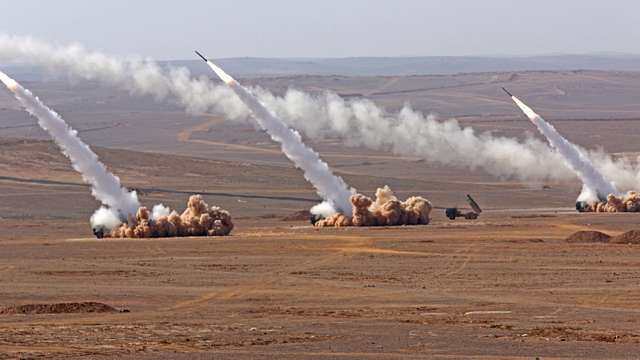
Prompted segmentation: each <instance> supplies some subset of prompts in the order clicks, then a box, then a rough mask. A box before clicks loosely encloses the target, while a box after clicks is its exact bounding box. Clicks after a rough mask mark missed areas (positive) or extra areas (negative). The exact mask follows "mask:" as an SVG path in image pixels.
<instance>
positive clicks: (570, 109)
mask: <svg viewBox="0 0 640 360" xmlns="http://www.w3.org/2000/svg"><path fill="white" fill-rule="evenodd" d="M246 82H247V83H249V84H256V85H260V86H263V87H265V88H268V89H271V90H273V91H274V92H276V93H281V92H282V91H284V90H285V89H286V88H287V87H289V86H295V87H297V88H299V89H303V90H306V91H311V92H313V91H323V90H325V89H331V90H333V91H336V92H338V93H340V94H342V95H345V96H364V97H367V98H370V99H372V100H374V101H376V102H377V103H379V104H381V105H383V106H385V107H386V108H388V109H390V110H393V109H397V108H399V107H400V106H402V104H403V103H404V102H407V101H408V102H410V103H411V104H412V105H413V106H414V107H415V108H417V109H419V110H422V111H425V112H435V113H438V114H440V116H441V117H442V118H448V117H456V118H458V120H459V121H460V122H461V123H463V124H465V125H471V126H473V127H474V128H475V129H476V130H478V131H493V132H495V133H498V134H502V135H508V136H515V137H523V136H525V134H526V133H527V132H530V133H534V131H535V129H534V128H533V127H532V125H531V124H529V123H528V122H526V121H525V120H523V118H522V117H521V116H520V114H519V113H518V112H517V109H515V108H514V107H513V105H512V104H511V103H510V102H509V101H510V100H509V99H508V98H506V97H505V96H504V94H503V93H502V92H501V90H500V87H501V86H505V85H506V86H508V87H509V88H510V90H512V91H513V92H514V93H517V95H519V96H521V97H523V98H525V99H526V100H527V101H528V103H530V105H532V106H533V107H534V108H536V110H538V112H540V113H541V114H542V115H543V116H545V117H546V118H547V119H548V120H550V121H553V122H554V124H555V125H556V126H557V128H558V129H559V130H560V131H561V132H563V133H564V134H565V135H566V136H567V138H569V139H570V140H572V141H575V142H577V143H579V144H580V145H582V146H585V147H589V148H593V147H596V145H599V146H601V147H602V148H603V149H604V150H605V151H607V152H610V153H614V154H615V155H616V156H626V157H629V158H634V157H636V156H637V155H638V150H639V149H640V146H639V145H638V144H637V143H636V142H635V141H634V140H635V139H636V138H637V135H638V132H640V127H638V123H639V121H640V105H639V104H638V103H637V101H636V96H635V95H636V94H637V93H638V91H637V90H640V75H639V74H638V73H620V72H604V71H568V72H523V73H485V74H462V75H447V76H406V77H356V78H350V77H344V76H339V77H338V76H336V77H332V76H294V77H269V78H251V79H246ZM24 85H25V86H26V87H28V88H30V89H31V90H33V91H34V93H36V94H37V95H39V96H40V97H41V98H42V99H43V100H45V102H46V103H47V104H49V105H50V106H51V107H52V108H54V109H56V110H57V111H59V112H60V113H61V114H62V116H63V117H64V118H65V119H66V120H67V121H68V122H69V123H70V124H71V125H72V126H74V127H75V128H77V129H78V130H79V133H80V136H81V137H82V138H83V139H84V140H85V141H86V142H87V143H89V144H90V145H91V146H92V147H93V148H94V150H95V151H96V152H97V153H98V154H99V156H100V158H101V159H102V161H103V162H104V163H105V164H106V165H107V166H108V167H109V169H110V170H112V171H113V172H114V173H115V174H117V175H118V176H120V178H121V179H122V182H123V183H124V184H125V185H126V186H128V187H130V188H135V189H136V190H138V192H139V194H140V198H141V201H142V202H143V203H144V204H145V205H148V206H151V205H153V204H156V203H159V202H162V203H164V204H167V205H170V206H171V207H173V208H177V209H180V210H181V209H183V208H184V206H185V202H186V199H187V198H188V196H189V195H190V194H194V193H199V194H202V195H203V197H204V198H205V200H206V201H207V202H208V203H209V204H215V205H219V206H221V207H223V208H225V209H228V210H229V211H230V212H231V213H232V216H233V219H234V222H235V225H236V227H235V229H234V231H233V232H232V235H231V236H228V237H216V238H170V239H110V240H98V239H95V238H94V237H93V236H92V234H91V229H90V227H89V222H88V219H89V216H90V215H91V214H92V212H93V211H94V210H95V209H96V208H97V206H98V205H99V204H98V203H97V202H96V201H95V200H94V199H93V198H92V197H91V195H90V189H89V187H88V186H86V185H84V184H83V183H82V180H81V179H80V177H79V175H78V174H77V173H75V172H74V171H73V169H72V168H71V166H70V165H69V162H68V160H67V159H66V158H64V157H63V156H62V155H61V154H60V153H59V151H58V149H57V147H56V146H55V145H54V144H53V143H51V142H50V141H48V139H47V137H46V134H44V133H43V132H42V131H41V130H39V129H38V128H37V125H36V124H35V120H34V119H33V118H31V117H29V116H28V115H26V114H25V113H24V112H23V111H22V110H21V109H20V108H19V106H18V105H17V103H16V102H15V101H13V99H12V98H11V97H10V95H9V94H8V93H7V92H0V230H1V231H0V359H4V358H7V359H13V358H24V359H32V358H36V359H38V358H47V359H49V358H59V359H73V358H93V359H110V358H124V359H192V358H196V359H271V358H280V359H395V358H431V359H459V358H471V359H535V358H540V359H569V358H575V359H603V358H606V359H633V358H637V356H638V354H639V353H640V330H639V329H640V316H639V315H640V270H639V269H640V267H639V265H640V260H638V259H640V245H638V244H625V243H602V242H588V241H587V242H577V243H576V242H567V241H566V239H567V237H569V236H570V235H571V234H573V233H575V232H576V231H579V230H598V231H603V232H606V233H607V234H610V235H618V234H622V233H624V232H626V231H629V230H633V229H638V228H639V225H638V215H635V214H578V213H576V212H575V210H573V206H574V201H575V198H576V195H577V193H578V192H579V190H580V185H579V184H578V182H577V181H570V182H557V183H556V182H548V183H545V184H528V183H523V182H519V181H515V180H512V179H497V178H495V177H493V176H490V175H489V174H486V173H484V172H482V171H479V170H475V171H471V170H468V169H458V168H453V167H448V166H444V165H439V164H431V163H427V162H425V161H423V160H421V159H419V158H413V157H403V156H401V155H394V154H390V153H385V152H382V151H370V150H368V149H364V148H349V147H346V146H344V145H343V144H341V143H340V142H339V141H337V140H335V141H331V140H328V141H323V142H311V145H313V147H314V148H315V149H316V150H318V151H319V152H320V153H321V155H322V157H323V158H324V159H325V160H326V161H327V162H328V163H329V164H330V165H331V167H332V168H333V169H334V170H335V173H336V174H338V175H340V176H342V177H343V178H344V179H345V180H346V181H347V182H348V183H349V184H351V185H352V186H354V187H356V188H357V189H358V190H359V191H361V192H364V193H366V194H369V195H371V194H372V193H373V192H374V191H375V189H376V188H377V187H379V186H382V185H390V186H391V188H392V189H394V190H395V191H396V193H397V194H398V196H399V197H401V198H405V197H407V196H409V195H420V196H424V197H426V198H428V199H429V200H430V201H431V202H432V203H433V204H434V206H435V208H434V211H433V213H432V222H431V224H430V225H427V226H415V227H395V228H341V229H314V228H312V227H311V225H310V224H309V221H308V219H307V218H306V217H305V216H304V211H305V210H308V209H309V208H310V207H311V206H313V205H314V204H316V203H317V202H318V201H319V198H318V197H317V195H316V194H315V193H314V191H313V189H312V188H311V186H310V185H309V184H307V183H306V181H305V180H304V178H303V177H302V174H301V173H300V172H299V171H298V170H296V169H295V168H294V167H293V166H292V165H291V164H290V163H289V162H288V160H287V159H286V158H285V157H284V156H283V155H282V154H281V153H280V151H279V149H278V146H277V145H274V144H273V143H272V142H271V141H270V140H269V139H268V137H267V136H266V135H265V134H263V133H262V132H259V131H255V129H254V128H253V127H251V126H248V125H244V124H230V123H228V122H226V121H225V120H224V119H223V118H221V117H220V116H218V115H216V114H200V115H198V116H192V115H187V114H185V113H184V112H183V111H182V110H181V109H180V108H179V107H178V106H177V105H175V104H172V103H171V102H162V103H159V102H156V101H154V99H148V98H144V97H138V96H134V95H131V94H129V93H128V92H126V91H118V90H114V89H111V88H106V87H104V86H100V85H98V84H95V83H90V82H74V83H72V84H71V85H70V84H69V83H68V82H66V81H60V80H52V79H48V80H45V81H26V82H25V83H24ZM467 193H469V194H472V195H473V196H474V198H475V199H476V200H477V201H478V202H479V204H480V205H481V206H482V207H483V210H484V212H483V213H482V214H481V216H480V218H479V219H478V220H474V221H471V220H464V219H458V220H455V221H451V220H448V219H447V218H446V217H445V216H444V208H446V207H451V206H460V207H465V205H466V203H465V201H464V195H465V194H467ZM62 303H64V305H56V304H62Z"/></svg>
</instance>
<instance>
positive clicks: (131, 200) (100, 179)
mask: <svg viewBox="0 0 640 360" xmlns="http://www.w3.org/2000/svg"><path fill="white" fill-rule="evenodd" d="M0 81H2V82H3V83H4V84H5V85H6V87H7V88H8V89H9V90H11V92H13V94H14V96H15V97H16V99H18V101H19V102H20V104H22V106H23V107H24V108H25V109H26V111H27V112H29V113H30V114H31V115H33V116H34V117H36V118H37V119H38V125H40V127H41V128H42V129H44V130H45V131H46V132H47V133H48V134H49V135H50V136H51V138H52V139H53V140H54V141H55V142H56V144H57V145H58V147H60V149H61V150H62V152H63V153H64V155H65V156H66V157H68V158H69V160H71V163H72V164H73V168H74V169H75V170H76V171H77V172H79V173H80V174H81V175H82V180H84V182H85V183H87V184H90V185H91V193H92V195H93V196H94V197H95V198H96V199H98V200H99V201H100V202H102V204H103V205H106V206H108V207H109V209H106V208H101V209H99V210H98V211H97V212H96V213H95V214H94V216H92V218H91V222H92V226H94V227H95V226H99V225H101V226H105V227H107V228H111V227H112V226H114V225H117V224H118V223H119V222H120V221H121V220H120V219H122V218H124V219H127V218H128V216H131V215H135V213H136V210H137V209H138V207H139V206H140V203H139V202H138V197H137V195H136V192H135V191H131V192H130V191H128V190H127V189H126V188H124V187H122V185H120V179H119V178H118V177H117V176H115V175H113V174H112V173H110V172H109V171H108V170H107V168H106V167H105V166H104V164H102V163H101V162H100V161H99V160H98V156H97V155H96V154H95V153H94V152H93V151H92V150H91V149H90V148H89V146H87V144H85V143H84V142H82V140H80V138H79V137H78V133H77V132H76V131H75V130H73V129H72V128H70V127H69V125H68V124H67V123H66V122H65V121H64V120H63V119H62V118H61V117H60V115H58V114H57V113H56V112H54V111H53V110H51V109H49V108H48V107H47V106H46V105H44V104H43V103H42V102H41V101H40V100H39V99H38V98H37V97H36V96H34V95H33V94H32V93H31V92H30V91H29V90H27V89H25V88H23V87H22V86H21V85H20V84H18V83H17V82H16V81H15V80H13V79H12V78H10V77H9V76H7V75H6V74H5V73H3V72H0Z"/></svg>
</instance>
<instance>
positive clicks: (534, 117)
mask: <svg viewBox="0 0 640 360" xmlns="http://www.w3.org/2000/svg"><path fill="white" fill-rule="evenodd" d="M505 91H506V90H505ZM509 95H511V94H509ZM511 99H513V101H514V102H515V103H516V105H518V107H519V108H520V110H522V112H523V113H524V114H525V115H526V116H527V117H528V118H529V120H531V122H532V123H533V124H534V125H535V126H536V127H537V128H538V130H539V131H540V133H541V134H542V135H544V136H545V137H546V138H547V141H549V144H550V145H551V146H552V147H553V148H555V149H556V150H557V151H558V153H559V154H560V155H562V157H563V159H564V161H565V163H566V165H567V166H568V167H569V168H570V169H571V170H573V171H574V172H575V173H576V175H577V176H578V178H580V180H581V181H582V184H583V190H582V193H581V194H580V196H579V197H578V201H587V202H590V203H593V202H596V201H604V200H606V199H607V195H609V194H617V193H618V190H617V189H616V188H615V186H614V185H613V184H612V183H611V182H610V181H608V180H606V179H605V178H604V176H603V175H602V174H601V173H600V172H599V171H598V170H597V169H596V168H595V167H594V166H593V164H592V163H591V160H590V159H589V158H588V157H587V156H586V155H585V154H584V153H583V152H582V151H581V150H580V149H579V148H578V147H577V146H575V145H574V144H572V143H571V142H569V141H568V140H567V139H565V138H564V137H563V136H562V135H560V133H558V131H557V130H556V129H555V128H554V127H553V125H551V124H549V123H548V122H546V121H545V120H544V119H543V118H542V117H541V116H540V115H538V114H536V113H535V112H534V111H533V110H532V109H531V108H530V107H528V106H527V105H526V104H525V103H523V102H522V101H520V99H518V98H517V97H515V96H513V95H511Z"/></svg>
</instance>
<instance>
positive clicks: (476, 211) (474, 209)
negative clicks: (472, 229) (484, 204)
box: [444, 194, 482, 220]
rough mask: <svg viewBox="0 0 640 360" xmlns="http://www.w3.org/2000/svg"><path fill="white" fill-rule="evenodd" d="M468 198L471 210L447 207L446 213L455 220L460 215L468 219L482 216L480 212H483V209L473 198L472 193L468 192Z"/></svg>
mask: <svg viewBox="0 0 640 360" xmlns="http://www.w3.org/2000/svg"><path fill="white" fill-rule="evenodd" d="M466 200H467V202H468V203H469V206H471V211H467V212H462V211H461V210H460V209H458V208H447V209H445V211H444V213H445V215H446V216H447V217H448V218H449V219H450V220H455V219H456V218H458V217H464V218H465V219H467V220H475V219H477V218H478V216H480V213H481V212H482V209H481V208H480V206H479V205H478V203H477V202H476V201H475V200H473V198H472V197H471V195H469V194H467V197H466Z"/></svg>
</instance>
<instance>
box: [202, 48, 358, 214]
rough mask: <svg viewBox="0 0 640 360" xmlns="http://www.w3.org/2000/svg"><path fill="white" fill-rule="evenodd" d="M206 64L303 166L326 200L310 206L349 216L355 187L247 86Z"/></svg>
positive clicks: (319, 193) (286, 151)
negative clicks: (329, 206)
mask: <svg viewBox="0 0 640 360" xmlns="http://www.w3.org/2000/svg"><path fill="white" fill-rule="evenodd" d="M207 65H209V67H211V69H212V70H213V71H214V72H215V73H216V74H217V75H218V76H219V77H220V79H222V81H224V82H225V83H226V84H227V85H229V87H230V88H231V89H233V91H234V92H235V93H236V94H237V95H238V96H239V97H240V99H241V100H242V102H244V103H245V105H247V107H249V109H250V110H251V112H252V114H253V117H254V118H255V120H256V121H257V123H258V124H259V125H260V127H261V128H262V129H263V130H265V131H266V132H267V133H268V134H269V136H271V139H272V140H274V141H276V142H277V143H279V144H280V145H281V148H282V152H283V153H284V154H285V155H286V156H287V158H289V159H290V160H291V161H293V163H294V164H295V165H296V167H298V168H300V169H302V171H303V172H304V177H305V179H307V181H309V182H310V183H311V184H312V185H313V186H314V187H315V188H316V191H317V192H318V195H320V197H321V198H323V199H324V200H325V203H321V204H319V205H316V206H315V207H314V208H312V209H311V212H312V213H314V214H316V215H323V216H327V215H329V214H328V212H327V211H326V206H327V205H331V207H332V208H333V209H335V210H337V211H339V212H341V213H343V214H345V215H347V216H351V212H352V207H351V201H350V198H351V195H352V194H354V193H355V190H354V189H350V188H349V186H347V184H346V183H345V182H344V180H342V178H341V177H338V176H335V175H334V174H333V173H332V172H331V169H329V165H327V163H325V162H324V161H322V160H321V159H320V156H319V155H318V153H316V152H315V151H313V150H312V149H311V148H309V147H308V146H306V145H305V144H304V143H303V142H302V137H301V136H300V134H298V132H297V131H295V130H292V129H290V128H289V127H288V126H287V125H286V124H285V123H284V122H283V121H282V120H280V119H278V118H277V117H275V116H274V115H273V113H271V112H270V111H269V110H268V109H267V108H266V107H265V106H264V105H262V104H261V103H260V101H259V100H258V99H257V98H256V97H255V96H254V95H253V94H251V93H250V92H249V90H247V89H245V88H244V87H243V86H242V85H240V83H238V82H237V81H236V80H234V79H233V78H232V77H231V76H229V74H227V73H226V72H224V71H223V70H222V69H220V68H219V67H218V66H216V65H215V64H214V63H212V62H211V61H208V60H207Z"/></svg>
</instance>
